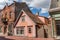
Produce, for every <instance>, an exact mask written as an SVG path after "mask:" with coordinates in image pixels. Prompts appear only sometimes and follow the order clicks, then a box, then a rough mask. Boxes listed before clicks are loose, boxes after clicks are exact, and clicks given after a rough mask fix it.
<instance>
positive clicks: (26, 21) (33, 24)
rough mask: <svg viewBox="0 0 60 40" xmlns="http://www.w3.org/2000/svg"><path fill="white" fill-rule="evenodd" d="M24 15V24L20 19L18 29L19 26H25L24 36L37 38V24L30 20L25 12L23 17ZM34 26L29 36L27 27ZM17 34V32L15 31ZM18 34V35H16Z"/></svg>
mask: <svg viewBox="0 0 60 40" xmlns="http://www.w3.org/2000/svg"><path fill="white" fill-rule="evenodd" d="M23 15H25V21H24V22H22V19H21V18H20V19H19V21H18V23H17V25H16V27H18V26H25V31H24V32H25V34H24V36H27V37H35V36H36V32H35V30H36V29H35V23H34V22H33V21H32V20H31V19H30V17H29V16H28V15H27V14H26V13H25V12H24V11H23V14H22V16H23ZM31 25H32V26H33V27H32V33H31V34H29V33H28V29H27V28H28V27H27V26H31ZM14 30H16V28H15V29H14ZM15 32H16V31H15ZM15 34H16V33H15Z"/></svg>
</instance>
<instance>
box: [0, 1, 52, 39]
mask: <svg viewBox="0 0 60 40" xmlns="http://www.w3.org/2000/svg"><path fill="white" fill-rule="evenodd" d="M48 24H49V21H48V18H45V17H41V16H39V15H34V14H32V12H31V11H30V10H29V8H28V6H27V5H26V3H19V2H14V3H12V4H11V5H9V6H8V5H6V6H5V7H4V8H3V9H2V11H1V12H0V36H23V37H40V38H41V37H42V38H44V37H46V38H47V37H51V36H50V33H49V32H50V31H49V30H50V29H49V26H48Z"/></svg>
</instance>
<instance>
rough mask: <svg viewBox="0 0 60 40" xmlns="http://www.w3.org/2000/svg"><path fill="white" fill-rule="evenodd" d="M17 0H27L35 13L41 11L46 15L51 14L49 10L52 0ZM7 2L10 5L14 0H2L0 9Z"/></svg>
mask: <svg viewBox="0 0 60 40" xmlns="http://www.w3.org/2000/svg"><path fill="white" fill-rule="evenodd" d="M15 1H17V2H26V3H27V5H28V6H29V7H30V10H31V11H32V13H33V14H36V13H37V12H39V13H40V15H41V16H45V17H48V16H49V13H48V10H49V7H50V3H51V0H15ZM6 3H8V4H9V5H10V4H11V3H13V0H0V9H3V8H4V6H5V5H6Z"/></svg>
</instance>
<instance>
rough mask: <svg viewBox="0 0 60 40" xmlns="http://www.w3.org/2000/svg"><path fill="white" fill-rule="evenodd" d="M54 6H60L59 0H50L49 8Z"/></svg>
mask: <svg viewBox="0 0 60 40" xmlns="http://www.w3.org/2000/svg"><path fill="white" fill-rule="evenodd" d="M56 7H60V0H51V5H50V9H51V8H56Z"/></svg>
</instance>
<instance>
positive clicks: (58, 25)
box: [56, 20, 60, 36]
mask: <svg viewBox="0 0 60 40" xmlns="http://www.w3.org/2000/svg"><path fill="white" fill-rule="evenodd" d="M56 31H57V35H58V36H59V35H60V20H56Z"/></svg>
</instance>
